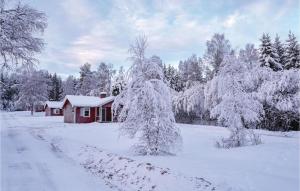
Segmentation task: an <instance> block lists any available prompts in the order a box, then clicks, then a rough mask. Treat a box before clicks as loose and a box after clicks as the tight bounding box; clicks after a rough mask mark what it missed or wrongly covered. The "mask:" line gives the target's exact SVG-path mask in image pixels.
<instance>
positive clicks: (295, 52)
mask: <svg viewBox="0 0 300 191" xmlns="http://www.w3.org/2000/svg"><path fill="white" fill-rule="evenodd" d="M291 68H300V46H299V44H298V42H297V39H296V37H295V35H294V34H293V33H292V32H291V31H290V32H289V36H288V40H287V41H286V62H285V69H287V70H288V69H291Z"/></svg>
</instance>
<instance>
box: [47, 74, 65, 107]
mask: <svg viewBox="0 0 300 191" xmlns="http://www.w3.org/2000/svg"><path fill="white" fill-rule="evenodd" d="M50 84H51V85H50V88H49V89H50V90H49V100H51V101H60V100H61V99H62V97H63V88H62V80H61V78H60V77H58V76H57V75H56V73H54V75H53V76H52V77H51V79H50Z"/></svg>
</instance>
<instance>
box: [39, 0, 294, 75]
mask: <svg viewBox="0 0 300 191" xmlns="http://www.w3.org/2000/svg"><path fill="white" fill-rule="evenodd" d="M54 2H55V3H54ZM47 3H53V4H58V5H60V7H58V8H57V9H56V10H53V9H49V10H48V12H47V14H48V15H49V17H50V21H51V23H50V24H49V29H48V31H51V32H48V33H47V39H46V40H47V43H48V46H47V50H46V51H45V52H44V53H43V55H42V56H41V59H42V60H43V61H44V62H45V63H47V64H49V65H51V64H52V65H53V63H54V62H55V68H57V70H60V71H61V72H62V73H72V72H74V71H75V70H77V71H78V70H79V66H80V65H82V64H83V63H85V62H90V63H91V64H92V65H94V66H95V65H96V64H98V63H99V62H101V61H104V62H110V63H112V64H114V65H115V67H118V66H120V65H125V66H128V65H129V63H128V61H127V57H128V56H129V55H128V52H127V50H128V47H129V44H130V43H131V42H133V41H134V38H135V37H136V36H137V35H140V34H145V35H147V36H148V39H149V49H148V53H149V55H151V54H156V55H158V56H161V57H162V59H163V60H164V61H165V62H166V63H172V64H174V63H176V61H177V62H178V61H179V60H180V59H185V58H186V57H187V56H190V55H191V54H193V53H196V54H198V55H201V54H202V53H203V52H204V50H205V42H206V41H207V40H208V39H210V38H211V36H212V35H213V34H214V33H217V32H218V33H225V35H226V37H227V38H228V39H229V40H230V41H231V42H232V44H233V46H239V47H242V46H244V44H246V43H247V42H258V38H259V37H260V35H261V34H262V32H269V31H271V32H272V31H274V32H276V33H279V34H285V31H286V33H287V32H288V30H289V29H293V27H294V28H296V27H295V26H294V25H293V23H291V20H292V19H290V18H294V17H291V16H293V15H295V13H294V12H295V11H294V7H297V6H295V0H288V1H286V2H285V1H281V0H274V1H273V0H265V1H260V0H254V1H238V2H237V1H226V2H225V1H223V2H221V3H220V1H213V2H212V1H196V0H195V1H194V0H191V1H179V0H168V1H160V0H154V1H133V0H123V1H122V0H120V1H119V0H115V1H109V0H103V1H93V0H89V1H88V0H65V1H60V0H53V1H51V2H50V1H49V2H47ZM296 5H299V4H296ZM52 7H53V6H52ZM53 15H58V16H57V17H53ZM294 20H296V19H294ZM298 20H299V19H298ZM58 26H59V27H58ZM283 26H284V27H283ZM289 27H290V28H289ZM48 68H50V67H48ZM63 68H67V69H65V70H64V69H63Z"/></svg>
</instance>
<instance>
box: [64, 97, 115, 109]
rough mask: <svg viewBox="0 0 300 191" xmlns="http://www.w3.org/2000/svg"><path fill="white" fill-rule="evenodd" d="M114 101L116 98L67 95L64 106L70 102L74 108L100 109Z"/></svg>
mask: <svg viewBox="0 0 300 191" xmlns="http://www.w3.org/2000/svg"><path fill="white" fill-rule="evenodd" d="M114 99H115V97H114V96H109V97H105V98H100V97H96V96H81V95H66V97H65V99H64V101H63V104H62V105H65V103H66V101H67V100H68V101H69V102H70V103H71V105H72V106H73V107H99V106H102V105H105V104H107V103H109V102H111V101H113V100H114Z"/></svg>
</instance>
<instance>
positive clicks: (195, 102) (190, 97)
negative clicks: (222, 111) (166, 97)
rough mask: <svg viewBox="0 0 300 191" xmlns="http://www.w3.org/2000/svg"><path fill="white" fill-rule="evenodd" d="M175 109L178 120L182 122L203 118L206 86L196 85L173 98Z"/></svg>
mask: <svg viewBox="0 0 300 191" xmlns="http://www.w3.org/2000/svg"><path fill="white" fill-rule="evenodd" d="M173 108H174V112H175V116H176V119H177V120H179V121H182V120H184V119H186V118H189V119H190V121H192V120H193V119H194V118H196V117H197V118H201V119H202V118H203V115H204V113H205V110H204V85H203V84H200V83H196V84H195V85H193V86H191V87H190V88H187V89H186V90H184V91H182V92H178V93H176V94H175V95H174V96H173Z"/></svg>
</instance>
